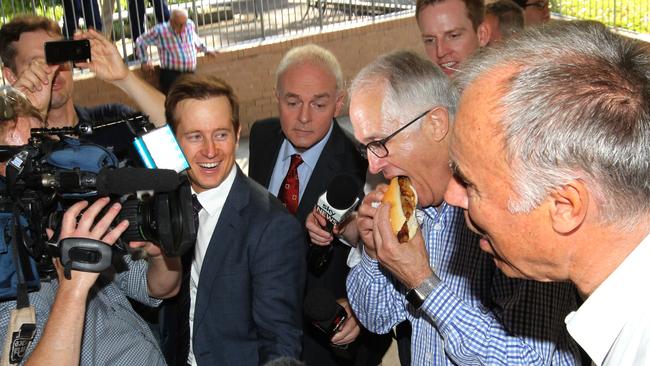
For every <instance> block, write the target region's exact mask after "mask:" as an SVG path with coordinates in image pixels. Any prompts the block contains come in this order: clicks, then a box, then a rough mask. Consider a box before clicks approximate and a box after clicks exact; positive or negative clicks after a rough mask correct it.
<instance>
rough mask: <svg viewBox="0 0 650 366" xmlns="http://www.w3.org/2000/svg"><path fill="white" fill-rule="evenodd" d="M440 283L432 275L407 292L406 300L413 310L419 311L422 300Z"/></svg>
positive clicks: (434, 275)
mask: <svg viewBox="0 0 650 366" xmlns="http://www.w3.org/2000/svg"><path fill="white" fill-rule="evenodd" d="M439 283H440V278H438V276H437V275H436V274H435V273H434V274H432V275H431V276H429V277H427V278H426V279H425V280H424V281H422V283H421V284H420V285H419V286H418V287H416V288H412V289H410V290H408V292H407V293H406V300H407V301H408V302H409V303H410V304H411V305H413V307H414V308H415V310H418V309H420V307H421V306H422V304H423V303H424V300H425V299H426V298H427V296H429V294H430V293H432V292H433V290H434V289H435V288H436V286H438V284H439Z"/></svg>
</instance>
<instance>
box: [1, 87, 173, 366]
mask: <svg viewBox="0 0 650 366" xmlns="http://www.w3.org/2000/svg"><path fill="white" fill-rule="evenodd" d="M15 95H19V93H15ZM15 95H12V99H11V101H12V102H13V103H11V104H12V108H11V109H12V111H13V112H14V115H12V116H10V115H9V114H10V113H4V112H3V113H0V142H1V143H3V144H23V143H24V142H25V141H26V139H28V138H29V127H36V126H38V125H39V123H40V122H39V121H38V119H37V118H34V117H33V114H34V113H33V110H32V109H31V107H30V106H29V103H28V102H27V101H26V99H25V100H24V101H21V98H20V97H15ZM23 99H24V98H23ZM5 104H6V101H5ZM108 202H109V200H108V198H101V199H98V200H97V201H96V202H95V203H94V204H92V205H90V207H88V208H87V209H86V210H85V211H84V212H83V214H82V215H81V216H80V213H81V212H82V210H83V209H84V208H86V207H87V206H88V204H87V203H86V202H85V201H82V202H77V203H76V204H74V205H72V206H71V207H70V208H69V209H68V210H67V212H66V213H65V214H64V215H63V221H62V229H61V234H60V238H61V239H63V238H66V237H84V238H90V239H96V240H103V241H104V242H106V243H109V244H112V243H113V242H115V240H116V239H117V238H118V237H119V236H120V235H121V234H122V232H123V231H124V230H125V229H126V227H127V226H128V223H127V222H126V221H123V222H121V223H120V224H118V225H116V226H115V227H114V228H113V229H112V230H111V231H109V230H108V229H109V225H110V223H111V222H112V221H113V219H114V218H115V217H116V215H117V213H118V212H119V211H120V206H119V204H115V205H113V206H111V208H110V209H108V211H107V212H106V213H105V214H103V215H102V219H101V220H100V221H98V223H97V224H95V225H94V226H93V222H94V221H95V218H96V217H98V214H99V213H100V211H101V210H102V208H104V207H105V206H107V203H108ZM78 217H79V222H78V223H77V218H78ZM130 245H131V247H132V248H136V247H141V248H143V249H144V250H145V251H146V252H147V254H148V255H149V259H148V260H147V261H143V260H140V261H133V260H132V259H131V258H130V257H129V256H127V255H125V256H123V262H124V264H125V266H124V267H125V269H126V270H122V271H118V269H117V268H115V267H110V268H109V269H107V270H105V271H103V272H101V273H99V274H98V273H84V272H79V271H71V277H70V279H69V280H68V279H65V277H63V276H62V275H61V272H62V271H61V266H60V263H59V262H58V259H57V260H55V266H56V269H57V272H58V278H55V279H52V280H49V281H47V280H44V279H43V280H42V281H41V284H40V289H38V291H34V292H31V293H29V304H30V305H31V307H33V309H34V312H35V323H36V324H35V325H36V329H35V330H36V332H35V334H34V338H33V340H32V341H31V343H26V344H23V345H24V347H25V349H23V350H20V349H18V350H16V349H13V348H11V347H10V345H5V348H4V349H5V350H4V351H3V353H2V354H1V355H0V360H2V362H5V361H7V360H8V358H9V356H10V355H14V356H16V355H18V357H17V363H23V362H27V361H29V362H28V363H29V364H48V365H49V364H57V365H59V364H66V365H67V364H82V365H107V364H120V365H131V364H133V365H139V364H147V365H163V364H164V359H163V356H162V353H161V352H160V348H159V346H158V344H157V341H156V339H155V338H154V336H153V334H152V333H151V331H150V329H149V327H148V326H147V324H146V323H145V322H144V321H143V320H142V319H141V318H140V317H139V316H138V315H137V313H136V312H135V311H134V310H133V308H132V307H131V305H130V303H129V300H128V299H127V297H129V298H132V299H134V300H136V301H138V302H140V303H143V304H146V305H149V306H157V305H158V304H159V303H160V300H158V299H162V298H167V297H171V296H174V295H175V294H176V293H177V292H178V289H179V286H180V266H181V265H180V261H179V260H178V258H166V257H164V256H163V255H162V254H161V250H160V248H158V247H156V246H154V245H153V244H151V243H146V242H137V243H135V242H134V243H130ZM5 254H6V253H3V255H5ZM120 267H122V266H120ZM16 305H17V302H16V301H15V300H3V301H2V302H0V342H2V343H3V344H4V343H5V341H7V342H11V340H12V339H13V338H15V337H16V333H15V332H16V329H15V328H14V327H12V326H11V324H10V314H11V313H12V310H13V309H15V308H16ZM46 325H47V326H46ZM12 328H13V329H12ZM8 330H9V332H8ZM5 338H6V339H5ZM6 350H10V351H9V352H7V351H6ZM3 364H4V363H3Z"/></svg>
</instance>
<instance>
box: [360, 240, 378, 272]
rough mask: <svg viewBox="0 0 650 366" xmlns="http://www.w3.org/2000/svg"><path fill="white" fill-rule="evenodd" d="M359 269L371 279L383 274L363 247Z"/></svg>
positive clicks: (375, 261)
mask: <svg viewBox="0 0 650 366" xmlns="http://www.w3.org/2000/svg"><path fill="white" fill-rule="evenodd" d="M361 267H362V268H363V270H364V272H365V273H366V274H367V275H368V276H370V277H373V278H377V277H382V276H383V273H382V272H381V269H379V261H378V260H376V259H373V258H371V257H370V256H369V255H368V254H367V253H366V249H365V247H364V249H363V254H361Z"/></svg>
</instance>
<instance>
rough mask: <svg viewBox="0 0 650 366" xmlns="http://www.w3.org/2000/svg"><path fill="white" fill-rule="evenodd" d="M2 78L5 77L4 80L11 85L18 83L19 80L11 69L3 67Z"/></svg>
mask: <svg viewBox="0 0 650 366" xmlns="http://www.w3.org/2000/svg"><path fill="white" fill-rule="evenodd" d="M2 76H4V78H5V79H6V80H7V81H8V82H9V84H12V85H13V84H15V83H16V80H18V78H17V77H16V75H15V74H14V72H13V71H11V69H10V68H8V67H7V66H3V67H2Z"/></svg>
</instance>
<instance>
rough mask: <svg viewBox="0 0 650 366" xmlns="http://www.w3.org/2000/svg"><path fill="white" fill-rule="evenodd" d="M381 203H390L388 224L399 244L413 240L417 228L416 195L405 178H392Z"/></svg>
mask: <svg viewBox="0 0 650 366" xmlns="http://www.w3.org/2000/svg"><path fill="white" fill-rule="evenodd" d="M383 202H388V203H390V205H391V207H390V224H391V227H392V229H393V234H395V236H397V240H398V241H399V242H400V243H406V242H407V241H409V240H411V239H413V236H414V235H415V232H416V231H417V228H418V222H417V219H416V218H415V208H416V206H417V203H418V197H417V193H416V192H415V189H413V186H412V185H411V180H410V179H409V178H408V177H406V176H398V177H393V178H392V179H391V180H390V184H389V185H388V190H387V191H386V193H385V194H384V199H383Z"/></svg>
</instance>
